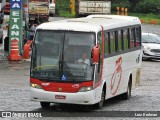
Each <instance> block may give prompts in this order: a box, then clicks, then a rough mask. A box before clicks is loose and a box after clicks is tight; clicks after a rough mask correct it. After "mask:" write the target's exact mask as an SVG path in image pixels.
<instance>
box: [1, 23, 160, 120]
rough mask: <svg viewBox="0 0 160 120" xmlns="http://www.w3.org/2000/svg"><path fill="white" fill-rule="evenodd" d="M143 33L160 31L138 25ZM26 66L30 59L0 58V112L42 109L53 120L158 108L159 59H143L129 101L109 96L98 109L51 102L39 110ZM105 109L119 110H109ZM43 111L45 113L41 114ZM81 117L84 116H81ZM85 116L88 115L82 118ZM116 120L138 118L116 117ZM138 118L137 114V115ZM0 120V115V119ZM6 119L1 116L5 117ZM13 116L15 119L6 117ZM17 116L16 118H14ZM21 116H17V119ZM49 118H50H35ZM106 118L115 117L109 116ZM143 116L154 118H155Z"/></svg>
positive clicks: (125, 113)
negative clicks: (138, 82)
mask: <svg viewBox="0 0 160 120" xmlns="http://www.w3.org/2000/svg"><path fill="white" fill-rule="evenodd" d="M142 31H143V32H152V33H158V34H160V26H157V25H146V24H143V25H142ZM29 65H30V62H26V61H21V62H8V61H0V86H1V87H0V111H30V112H42V113H43V115H44V116H53V117H54V116H58V117H61V118H54V119H56V120H57V119H68V120H70V119H73V120H75V119H80V120H81V119H88V120H90V119H92V120H93V119H106V118H105V115H106V114H111V115H114V116H116V115H117V116H118V115H119V116H121V115H123V116H125V115H131V116H133V115H135V113H132V112H131V113H130V112H123V111H137V112H138V113H139V111H160V92H159V91H160V79H159V78H160V61H143V62H142V69H141V70H142V71H141V82H140V86H139V87H138V88H136V89H134V90H132V98H131V99H130V100H122V99H121V97H116V98H114V99H109V100H107V101H106V102H105V105H104V107H103V108H102V109H99V110H97V109H93V108H92V107H84V106H76V105H58V104H52V106H51V107H50V108H49V109H47V110H42V109H41V107H40V104H39V103H38V102H33V101H30V92H29ZM109 111H122V113H121V112H118V113H116V112H114V113H113V112H111V113H107V112H109ZM44 113H45V114H44ZM76 116H77V117H78V118H75V117H76ZM82 116H84V117H83V118H82ZM86 116H88V117H87V118H86ZM118 118H119V119H133V120H135V119H138V117H134V118H130V117H129V118H126V117H125V118H124V117H118ZM140 118H141V117H140ZM0 119H1V118H0ZM6 119H7V118H5V120H6ZM8 119H13V120H14V119H15V118H8ZM16 119H18V118H16ZM19 119H21V118H19ZM37 119H53V118H37ZM107 119H117V118H115V117H110V118H107ZM144 119H150V120H152V119H157V120H158V118H156V117H150V118H144Z"/></svg>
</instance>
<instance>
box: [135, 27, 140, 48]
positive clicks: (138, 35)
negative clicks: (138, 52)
mask: <svg viewBox="0 0 160 120" xmlns="http://www.w3.org/2000/svg"><path fill="white" fill-rule="evenodd" d="M139 46H141V28H140V27H137V28H136V47H139Z"/></svg>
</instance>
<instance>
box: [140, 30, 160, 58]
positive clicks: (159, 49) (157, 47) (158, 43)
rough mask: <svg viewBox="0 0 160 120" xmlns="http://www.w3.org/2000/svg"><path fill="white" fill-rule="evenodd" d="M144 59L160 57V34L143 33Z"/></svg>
mask: <svg viewBox="0 0 160 120" xmlns="http://www.w3.org/2000/svg"><path fill="white" fill-rule="evenodd" d="M142 46H143V56H142V58H143V59H160V36H158V35H156V34H152V33H142Z"/></svg>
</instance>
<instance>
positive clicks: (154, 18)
mask: <svg viewBox="0 0 160 120" xmlns="http://www.w3.org/2000/svg"><path fill="white" fill-rule="evenodd" d="M129 15H130V16H136V17H138V18H139V19H140V20H144V22H145V23H151V22H153V23H154V21H155V23H157V24H159V25H160V15H154V14H152V13H150V14H139V13H129Z"/></svg>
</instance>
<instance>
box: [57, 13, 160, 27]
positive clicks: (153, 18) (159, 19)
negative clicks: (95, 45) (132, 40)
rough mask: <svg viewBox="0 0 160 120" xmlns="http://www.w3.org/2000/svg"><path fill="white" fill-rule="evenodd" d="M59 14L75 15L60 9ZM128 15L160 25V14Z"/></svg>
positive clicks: (71, 16) (61, 15) (70, 16)
mask: <svg viewBox="0 0 160 120" xmlns="http://www.w3.org/2000/svg"><path fill="white" fill-rule="evenodd" d="M112 14H116V12H112ZM58 16H60V17H68V18H74V17H75V15H73V14H71V13H70V12H69V11H60V12H59V15H58ZM128 16H136V17H138V18H139V19H140V20H141V22H142V23H147V24H158V25H160V15H154V14H153V13H150V14H141V13H128Z"/></svg>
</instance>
